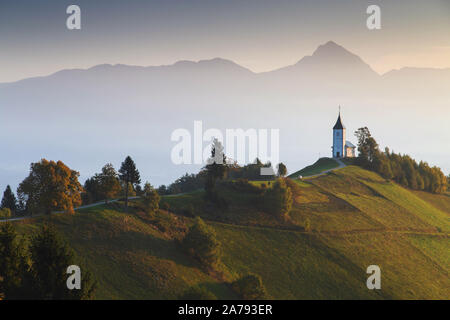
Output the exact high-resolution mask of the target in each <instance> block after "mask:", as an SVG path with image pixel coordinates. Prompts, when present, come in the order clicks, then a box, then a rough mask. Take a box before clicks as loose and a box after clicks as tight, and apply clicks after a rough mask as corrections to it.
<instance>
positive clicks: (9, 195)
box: [0, 185, 17, 213]
mask: <svg viewBox="0 0 450 320" xmlns="http://www.w3.org/2000/svg"><path fill="white" fill-rule="evenodd" d="M0 207H1V208H8V209H10V210H11V211H12V212H13V213H15V212H17V199H16V196H15V195H14V193H13V192H12V190H11V187H10V186H9V185H8V186H6V189H5V192H3V198H2V203H1V205H0Z"/></svg>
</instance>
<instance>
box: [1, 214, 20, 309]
mask: <svg viewBox="0 0 450 320" xmlns="http://www.w3.org/2000/svg"><path fill="white" fill-rule="evenodd" d="M24 266H25V259H24V257H23V247H21V246H20V245H19V243H18V241H17V232H16V230H15V228H14V226H13V224H12V223H9V222H5V223H2V224H0V300H1V299H20V298H23V296H22V294H21V288H22V285H23V278H24V276H23V272H24V270H25V268H24Z"/></svg>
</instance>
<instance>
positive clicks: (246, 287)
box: [231, 274, 268, 300]
mask: <svg viewBox="0 0 450 320" xmlns="http://www.w3.org/2000/svg"><path fill="white" fill-rule="evenodd" d="M231 286H232V288H233V290H234V291H235V292H236V293H237V294H238V295H239V296H241V298H242V299H244V300H263V299H267V298H268V295H267V291H266V288H265V287H264V285H263V283H262V280H261V277H260V276H258V275H256V274H248V275H246V276H243V277H241V278H239V279H238V280H236V281H235V282H233V283H232V285H231Z"/></svg>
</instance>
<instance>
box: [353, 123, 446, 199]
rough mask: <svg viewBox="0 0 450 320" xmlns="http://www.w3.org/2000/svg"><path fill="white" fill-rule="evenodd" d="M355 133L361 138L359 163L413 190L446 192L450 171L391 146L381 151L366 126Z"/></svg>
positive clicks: (359, 139)
mask: <svg viewBox="0 0 450 320" xmlns="http://www.w3.org/2000/svg"><path fill="white" fill-rule="evenodd" d="M355 135H356V137H357V139H358V158H357V164H359V165H360V166H362V167H363V168H366V169H369V170H372V171H375V172H377V173H378V174H380V175H381V176H382V177H383V178H385V179H388V180H391V179H392V180H394V181H395V182H397V183H398V184H400V185H402V186H404V187H407V188H410V189H413V190H423V191H428V192H432V193H444V192H446V190H447V189H448V187H449V186H450V175H449V176H448V177H446V176H445V175H444V173H443V172H442V170H441V169H440V168H438V167H436V166H434V167H430V166H429V165H428V163H426V162H423V161H420V162H419V163H418V162H417V161H416V160H414V159H413V158H411V157H410V156H409V155H402V154H397V153H394V152H391V151H390V150H389V148H385V150H384V151H381V150H380V149H379V146H378V143H377V142H376V140H375V139H374V138H373V137H372V135H371V134H370V131H369V129H368V128H367V127H364V128H359V129H358V130H357V131H356V132H355Z"/></svg>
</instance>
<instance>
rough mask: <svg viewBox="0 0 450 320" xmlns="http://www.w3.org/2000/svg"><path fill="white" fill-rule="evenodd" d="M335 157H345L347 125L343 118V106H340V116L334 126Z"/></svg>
mask: <svg viewBox="0 0 450 320" xmlns="http://www.w3.org/2000/svg"><path fill="white" fill-rule="evenodd" d="M332 149H333V158H344V157H345V126H344V124H343V123H342V119H341V107H339V116H338V119H337V121H336V124H335V125H334V127H333V147H332Z"/></svg>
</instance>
